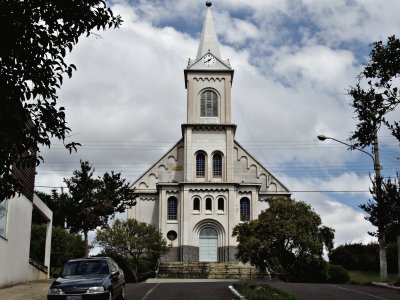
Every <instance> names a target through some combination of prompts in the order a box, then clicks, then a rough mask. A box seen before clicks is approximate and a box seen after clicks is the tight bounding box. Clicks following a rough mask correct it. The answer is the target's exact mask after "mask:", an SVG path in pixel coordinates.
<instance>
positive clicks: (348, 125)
mask: <svg viewBox="0 0 400 300" xmlns="http://www.w3.org/2000/svg"><path fill="white" fill-rule="evenodd" d="M113 3H114V6H113V10H114V12H115V13H119V14H121V15H122V17H123V19H124V23H123V25H122V27H121V28H120V29H117V30H108V31H105V32H99V33H98V34H99V35H100V37H96V36H95V35H92V36H90V37H89V38H82V39H80V41H79V43H78V45H77V46H76V47H75V48H74V50H73V52H72V54H71V55H69V56H68V61H69V62H70V63H74V64H76V65H77V67H78V70H77V71H76V72H75V73H74V74H73V77H72V78H71V79H68V80H66V81H65V83H64V85H63V87H62V89H61V90H60V93H59V96H60V105H62V106H65V107H66V116H67V121H68V125H69V126H70V127H71V129H72V135H71V137H70V138H68V141H72V140H76V141H79V142H81V143H82V147H81V148H80V149H79V151H78V153H73V154H71V155H69V154H68V152H67V151H66V150H63V149H62V144H61V143H60V142H57V141H56V142H55V143H54V144H53V146H52V149H50V150H49V149H43V152H42V154H43V156H44V158H45V163H44V164H42V165H40V166H39V167H38V176H37V178H36V185H40V186H56V187H58V186H60V185H61V184H62V178H64V177H70V176H72V172H73V170H75V169H78V168H79V160H80V159H83V160H89V161H90V162H91V163H93V164H94V167H95V168H96V171H97V173H96V175H101V174H102V173H104V172H105V171H110V170H115V171H117V172H122V173H123V176H124V177H125V178H126V179H127V180H128V181H131V182H132V181H134V180H136V178H138V177H139V176H140V174H141V173H142V172H143V171H145V170H146V169H147V168H148V167H149V166H150V165H152V164H153V163H154V162H155V161H157V160H158V159H159V158H160V157H161V156H162V155H163V154H164V153H165V152H166V151H167V150H168V149H169V148H170V147H171V146H173V145H174V144H175V142H177V141H178V140H179V139H180V138H181V127H180V126H181V124H182V123H185V122H186V104H187V103H186V101H187V98H186V90H185V86H184V76H183V70H184V68H185V67H186V64H187V60H188V58H193V57H195V56H196V53H197V47H198V38H199V35H200V31H201V26H202V20H203V17H204V10H205V6H204V3H203V2H201V3H200V2H199V3H197V2H196V3H194V2H192V1H186V0H185V1H183V0H176V1H160V0H159V1H145V0H140V1H113ZM399 5H400V2H398V1H385V2H383V1H369V0H368V1H344V0H343V1H319V0H318V1H315V0H314V1H311V0H309V1H306V0H303V1H289V0H287V1H272V0H270V1H265V0H255V1H244V0H235V1H230V0H229V1H228V0H221V1H218V2H215V3H214V4H213V14H214V18H215V24H216V27H217V31H218V34H219V39H220V41H221V53H222V56H223V58H224V59H226V58H229V59H230V62H231V64H232V66H233V68H234V69H235V75H234V80H233V90H232V97H233V98H232V106H233V108H232V110H233V112H232V113H233V122H234V123H236V124H237V125H238V127H237V132H236V139H237V140H238V141H239V142H240V143H241V144H242V145H243V146H245V148H246V149H248V150H249V152H250V153H252V154H253V155H254V156H256V158H257V159H259V160H260V161H261V162H263V163H264V164H265V166H266V167H267V169H269V170H271V171H272V172H273V173H274V174H278V175H279V176H278V179H280V180H281V181H282V182H283V183H284V184H285V185H287V186H288V187H289V188H290V189H292V190H303V191H304V190H339V189H340V190H348V191H351V190H367V189H368V186H369V184H370V183H369V179H368V174H369V173H371V172H372V171H373V170H372V168H371V161H370V158H368V157H364V156H365V154H362V153H360V152H357V151H349V150H347V148H346V147H345V146H343V145H338V144H335V143H333V142H328V141H326V142H324V143H322V142H319V141H317V139H316V136H317V135H318V134H325V135H329V136H332V137H336V138H338V139H341V140H344V141H346V139H347V138H348V136H349V134H350V132H351V131H353V130H354V128H355V120H354V119H353V114H352V108H351V107H350V105H349V103H350V99H349V97H348V96H347V95H346V89H347V87H348V86H349V85H354V84H355V83H356V78H355V77H356V76H357V74H358V73H359V72H360V71H361V69H362V64H363V62H365V58H366V57H367V55H368V51H369V49H368V47H367V45H368V44H369V43H371V42H372V41H374V40H377V39H379V38H381V37H382V38H383V37H385V36H388V35H391V34H393V33H396V30H398V28H400V19H399V18H397V16H396V17H393V15H394V14H396V13H397V11H399V9H397V10H396V8H397V7H398V6H399ZM399 118H400V111H398V112H395V113H394V114H393V115H391V119H393V120H399ZM386 135H387V134H386ZM390 143H391V142H389V139H388V138H382V149H383V152H382V153H385V152H384V150H385V144H386V145H388V146H390V145H392V146H393V147H394V148H386V149H388V150H386V153H385V156H382V164H383V165H384V171H387V172H388V174H391V173H390V172H392V171H393V170H396V169H398V167H399V161H398V160H396V159H394V160H391V159H392V158H393V157H395V156H400V155H399V154H398V143H395V144H393V143H392V144H390ZM392 149H395V150H392ZM366 150H368V149H366ZM389 150H390V151H389ZM392 151H394V152H392ZM396 151H397V152H396ZM389 158H391V159H389ZM44 191H48V189H45V190H44ZM294 195H295V198H299V200H304V201H307V202H308V203H310V204H311V205H312V206H313V207H314V209H315V210H316V211H317V212H318V213H319V214H320V215H321V216H322V219H323V222H324V223H326V225H328V226H331V227H334V228H335V229H336V243H337V244H338V243H342V242H345V241H360V240H362V241H367V240H368V235H367V231H368V230H371V227H370V225H369V223H368V222H367V221H365V220H364V219H363V215H362V213H361V212H360V210H357V204H356V203H360V201H364V199H365V198H366V197H368V194H365V193H364V194H361V193H353V194H351V193H350V194H346V195H345V196H343V194H332V193H330V194H324V193H309V194H305V193H298V194H294ZM343 197H347V198H348V199H350V200H351V201H353V202H348V204H346V203H345V202H344V199H342V198H343ZM351 203H354V204H351Z"/></svg>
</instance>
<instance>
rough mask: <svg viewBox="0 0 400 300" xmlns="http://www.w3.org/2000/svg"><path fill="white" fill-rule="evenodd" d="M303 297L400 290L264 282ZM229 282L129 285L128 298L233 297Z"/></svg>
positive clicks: (374, 298) (320, 299) (377, 298)
mask: <svg viewBox="0 0 400 300" xmlns="http://www.w3.org/2000/svg"><path fill="white" fill-rule="evenodd" d="M262 283H263V284H265V283H267V284H268V285H270V286H273V287H276V288H278V289H280V290H285V291H288V292H289V293H291V294H293V295H295V296H296V297H297V298H298V299H300V300H400V290H394V289H388V288H382V287H376V286H361V285H346V284H312V283H310V284H307V283H283V282H271V281H268V282H262ZM229 285H231V283H230V282H195V283H194V282H185V283H183V282H180V283H178V282H171V283H160V282H159V283H141V284H127V288H126V294H127V296H126V300H159V299H163V300H180V299H184V300H232V299H234V297H233V295H232V294H231V293H230V291H229V290H228V286H229Z"/></svg>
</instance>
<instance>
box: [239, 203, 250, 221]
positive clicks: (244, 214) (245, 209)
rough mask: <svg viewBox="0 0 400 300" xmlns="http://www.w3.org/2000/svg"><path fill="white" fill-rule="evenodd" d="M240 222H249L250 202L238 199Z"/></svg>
mask: <svg viewBox="0 0 400 300" xmlns="http://www.w3.org/2000/svg"><path fill="white" fill-rule="evenodd" d="M240 221H250V200H249V198H242V199H240Z"/></svg>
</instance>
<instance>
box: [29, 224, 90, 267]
mask: <svg viewBox="0 0 400 300" xmlns="http://www.w3.org/2000/svg"><path fill="white" fill-rule="evenodd" d="M46 231H47V225H46V224H32V230H31V245H30V257H31V258H34V259H35V260H37V261H39V262H41V263H42V264H44V253H45V249H46V248H45V247H46ZM83 245H84V243H83V241H82V238H81V236H80V235H78V234H73V233H69V232H68V231H66V230H64V229H63V228H60V227H53V228H52V236H51V254H50V268H51V269H50V274H54V273H55V272H57V270H61V267H62V266H63V265H64V263H65V262H67V261H68V260H70V259H71V258H77V257H82V256H83V255H84V252H83Z"/></svg>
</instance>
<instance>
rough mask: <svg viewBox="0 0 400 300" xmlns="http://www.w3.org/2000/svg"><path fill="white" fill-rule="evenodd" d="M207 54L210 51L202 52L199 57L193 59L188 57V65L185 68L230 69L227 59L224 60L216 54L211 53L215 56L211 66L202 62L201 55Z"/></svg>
mask: <svg viewBox="0 0 400 300" xmlns="http://www.w3.org/2000/svg"><path fill="white" fill-rule="evenodd" d="M208 54H212V53H211V52H208V53H206V54H204V55H203V56H201V57H200V58H196V59H195V60H191V59H189V62H188V66H187V70H208V71H209V70H214V71H216V70H218V71H221V70H232V68H231V66H230V63H229V60H227V61H224V60H222V59H220V58H219V57H218V56H216V55H214V54H212V55H213V56H214V58H215V63H214V64H213V65H212V66H206V65H205V64H204V63H203V57H204V56H206V55H208Z"/></svg>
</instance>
